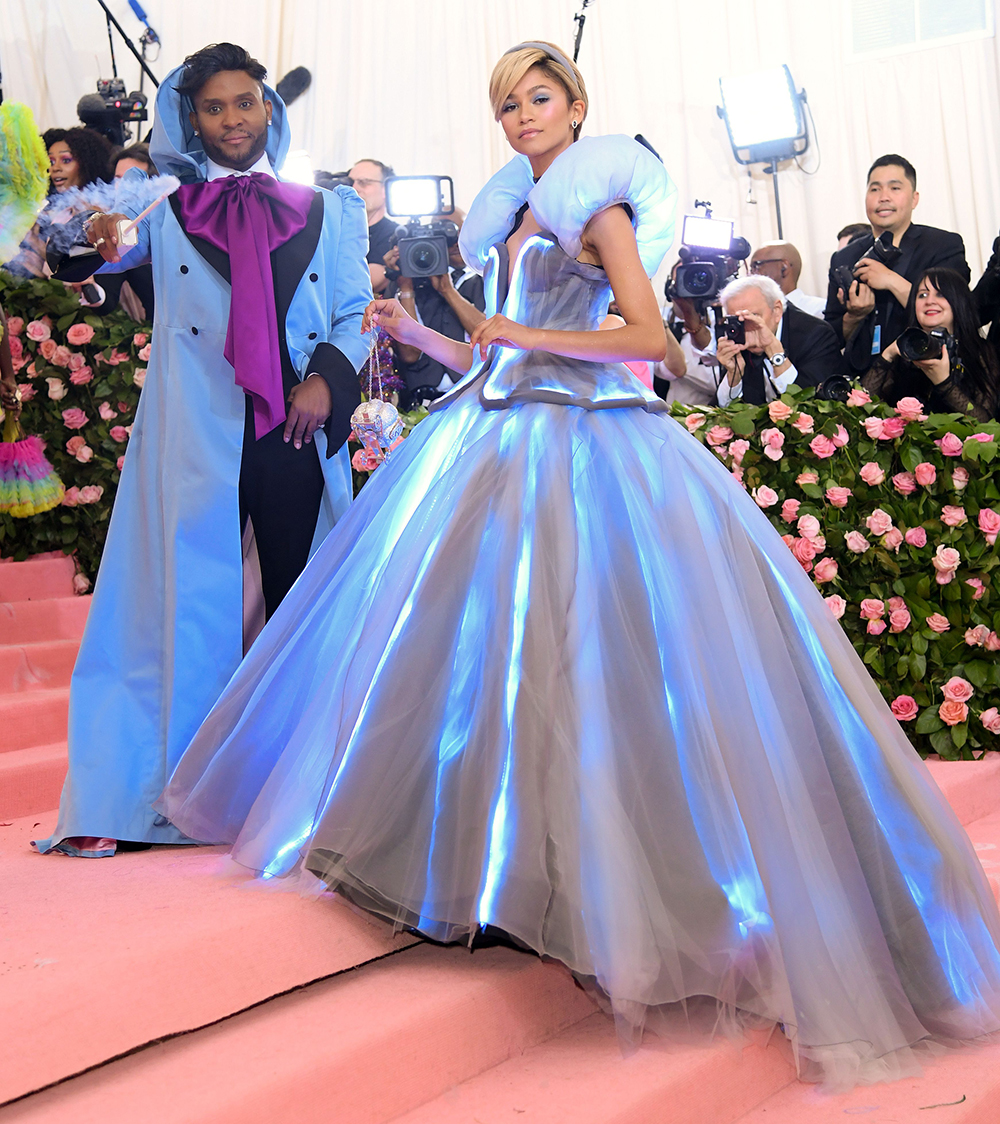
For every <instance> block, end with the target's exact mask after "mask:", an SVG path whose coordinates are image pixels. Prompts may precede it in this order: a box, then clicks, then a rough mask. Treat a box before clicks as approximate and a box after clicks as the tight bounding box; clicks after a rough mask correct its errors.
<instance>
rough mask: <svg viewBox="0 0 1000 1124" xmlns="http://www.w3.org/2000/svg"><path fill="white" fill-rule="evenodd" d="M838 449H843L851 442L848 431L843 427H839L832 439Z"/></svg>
mask: <svg viewBox="0 0 1000 1124" xmlns="http://www.w3.org/2000/svg"><path fill="white" fill-rule="evenodd" d="M831 440H832V441H833V443H834V445H836V446H837V448H838V449H842V448H843V447H844V446H845V445H846V444H847V443H848V442H849V441H850V440H851V438H850V436H849V435H848V433H847V430H846V429H844V427H843V426H842V425H838V426H837V432H836V433H835V434H834V435H833V437H832V438H831Z"/></svg>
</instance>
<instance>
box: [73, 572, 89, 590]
mask: <svg viewBox="0 0 1000 1124" xmlns="http://www.w3.org/2000/svg"><path fill="white" fill-rule="evenodd" d="M88 589H90V578H88V577H87V575H86V574H74V575H73V592H74V593H86V592H87V590H88Z"/></svg>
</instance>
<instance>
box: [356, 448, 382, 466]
mask: <svg viewBox="0 0 1000 1124" xmlns="http://www.w3.org/2000/svg"><path fill="white" fill-rule="evenodd" d="M381 462H382V458H381V457H380V456H379V455H378V453H376V452H374V451H373V450H371V449H368V448H361V449H358V451H357V452H356V453H355V454H354V456H353V457H351V464H352V465H353V467H354V470H355V472H374V471H375V469H376V468H378V466H379V465H380V464H381Z"/></svg>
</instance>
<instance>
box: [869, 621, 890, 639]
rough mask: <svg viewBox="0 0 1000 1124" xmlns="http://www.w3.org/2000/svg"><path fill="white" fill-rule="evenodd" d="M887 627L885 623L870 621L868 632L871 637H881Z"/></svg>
mask: <svg viewBox="0 0 1000 1124" xmlns="http://www.w3.org/2000/svg"><path fill="white" fill-rule="evenodd" d="M886 627H887V626H886V623H885V621H869V622H868V627H867V631H868V634H869V636H881V635H882V633H883V632H885V630H886Z"/></svg>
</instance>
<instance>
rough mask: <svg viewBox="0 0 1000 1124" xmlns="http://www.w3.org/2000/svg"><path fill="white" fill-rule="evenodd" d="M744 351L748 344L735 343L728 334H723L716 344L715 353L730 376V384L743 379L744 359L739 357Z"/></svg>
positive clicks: (733, 384)
mask: <svg viewBox="0 0 1000 1124" xmlns="http://www.w3.org/2000/svg"><path fill="white" fill-rule="evenodd" d="M742 351H746V344H744V343H734V342H733V341H732V340H731V339H730V338H729V337H728V336H722V337H721V338H720V340H719V342H718V343H717V344H716V345H715V354H716V356H717V357H718V360H719V362H720V363H721V364H722V368H723V370H724V371H725V372H726V375H727V376H728V380H729V385H730V386H735V385H736V384H737V383H738V382H741V381H742V379H743V360H741V359H740V358H739V355H740V352H742Z"/></svg>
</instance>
